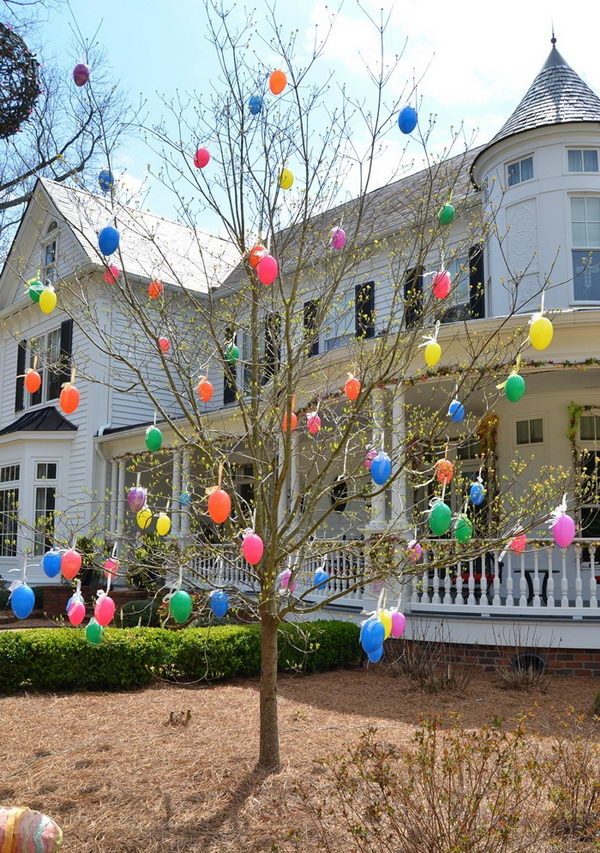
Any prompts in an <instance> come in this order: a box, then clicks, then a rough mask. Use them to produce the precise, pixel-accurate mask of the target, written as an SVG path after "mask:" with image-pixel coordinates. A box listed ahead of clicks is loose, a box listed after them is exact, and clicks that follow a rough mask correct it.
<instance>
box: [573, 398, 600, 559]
mask: <svg viewBox="0 0 600 853" xmlns="http://www.w3.org/2000/svg"><path fill="white" fill-rule="evenodd" d="M579 440H580V442H581V444H582V445H583V446H582V447H581V448H580V449H579V454H578V456H579V465H580V470H581V473H582V474H583V475H584V479H583V482H582V484H581V506H580V509H579V515H580V519H581V534H582V536H584V537H585V538H587V539H599V538H600V444H599V442H600V416H598V415H594V414H589V415H582V416H581V418H580V421H579ZM581 556H582V559H583V561H584V562H586V563H587V562H589V560H590V553H589V551H588V549H587V548H584V549H583V551H582V555H581ZM597 560H598V555H597V556H596V561H597Z"/></svg>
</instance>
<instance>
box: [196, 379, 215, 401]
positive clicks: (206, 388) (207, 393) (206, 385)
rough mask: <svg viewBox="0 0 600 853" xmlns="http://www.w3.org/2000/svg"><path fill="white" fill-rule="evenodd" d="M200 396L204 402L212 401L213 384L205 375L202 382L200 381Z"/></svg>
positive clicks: (198, 389)
mask: <svg viewBox="0 0 600 853" xmlns="http://www.w3.org/2000/svg"><path fill="white" fill-rule="evenodd" d="M197 391H198V396H199V397H200V399H201V400H202V402H203V403H210V401H211V400H212V395H213V391H214V388H213V384H212V382H209V381H208V379H207V378H206V376H203V377H202V379H201V380H200V382H199V383H198V388H197Z"/></svg>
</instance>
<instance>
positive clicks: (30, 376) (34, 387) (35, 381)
mask: <svg viewBox="0 0 600 853" xmlns="http://www.w3.org/2000/svg"><path fill="white" fill-rule="evenodd" d="M41 386H42V377H41V376H40V374H39V373H38V372H37V370H32V369H31V368H29V370H28V371H27V372H26V373H25V387H26V388H27V390H28V391H29V393H30V394H35V392H36V391H39V390H40V388H41Z"/></svg>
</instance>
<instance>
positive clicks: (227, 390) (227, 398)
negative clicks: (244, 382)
mask: <svg viewBox="0 0 600 853" xmlns="http://www.w3.org/2000/svg"><path fill="white" fill-rule="evenodd" d="M225 340H226V342H227V343H226V346H229V345H230V344H236V343H237V335H236V334H235V333H234V331H233V329H232V328H230V327H229V328H227V329H225ZM236 367H237V364H236V363H233V364H228V363H227V362H225V369H224V371H223V405H224V406H226V405H228V404H229V403H235V398H236V394H237V386H236V372H237V370H236Z"/></svg>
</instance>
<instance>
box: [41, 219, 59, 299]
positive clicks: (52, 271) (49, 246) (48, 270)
mask: <svg viewBox="0 0 600 853" xmlns="http://www.w3.org/2000/svg"><path fill="white" fill-rule="evenodd" d="M57 237H58V226H57V224H56V222H51V223H50V225H49V226H48V228H47V229H46V236H45V238H44V242H43V244H42V281H43V282H44V284H54V282H55V281H56V243H57Z"/></svg>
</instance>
